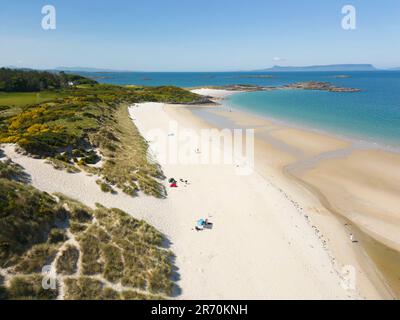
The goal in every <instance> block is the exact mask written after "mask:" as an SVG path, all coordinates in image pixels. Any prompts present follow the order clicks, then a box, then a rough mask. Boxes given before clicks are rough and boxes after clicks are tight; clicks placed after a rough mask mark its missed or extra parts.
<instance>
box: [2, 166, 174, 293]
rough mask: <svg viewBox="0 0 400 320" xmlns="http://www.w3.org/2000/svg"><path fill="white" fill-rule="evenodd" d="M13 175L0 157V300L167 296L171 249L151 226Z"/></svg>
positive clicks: (15, 169)
mask: <svg viewBox="0 0 400 320" xmlns="http://www.w3.org/2000/svg"><path fill="white" fill-rule="evenodd" d="M20 175H21V169H20V168H19V167H18V166H16V165H14V164H13V163H12V162H9V161H0V190H1V193H0V299H56V298H59V299H60V298H61V299H161V298H165V297H168V296H170V295H171V292H172V286H173V283H172V281H171V274H172V263H171V258H172V253H171V252H170V251H168V250H166V249H163V248H162V243H163V240H164V239H163V236H162V235H161V233H160V232H158V231H157V230H156V229H155V228H154V227H152V226H150V225H148V224H147V223H146V222H144V221H139V220H137V219H134V218H133V217H131V216H129V215H128V214H127V213H125V212H123V211H121V210H117V209H107V208H104V207H102V206H100V205H97V208H96V209H91V208H88V207H86V206H84V205H82V204H81V203H79V202H77V201H74V200H71V199H68V198H66V197H64V196H62V195H56V196H51V195H49V194H47V193H44V192H40V191H38V190H36V189H35V188H33V187H31V186H29V185H27V184H23V183H20V182H18V179H16V180H15V178H18V176H20ZM43 272H45V273H43ZM51 283H54V285H53V286H46V285H43V284H51Z"/></svg>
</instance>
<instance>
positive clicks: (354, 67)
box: [255, 64, 378, 72]
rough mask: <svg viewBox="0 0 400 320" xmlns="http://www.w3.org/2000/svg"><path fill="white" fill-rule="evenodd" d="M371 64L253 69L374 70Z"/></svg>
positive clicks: (263, 70)
mask: <svg viewBox="0 0 400 320" xmlns="http://www.w3.org/2000/svg"><path fill="white" fill-rule="evenodd" d="M376 70H378V69H376V68H375V67H374V66H373V65H372V64H331V65H322V66H304V67H290V66H288V67H282V66H273V67H272V68H269V69H262V70H255V71H256V72H293V71H299V72H300V71H376Z"/></svg>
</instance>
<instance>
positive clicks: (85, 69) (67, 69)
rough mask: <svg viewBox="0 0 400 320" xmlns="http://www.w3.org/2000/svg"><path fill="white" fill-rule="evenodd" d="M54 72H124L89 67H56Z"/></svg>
mask: <svg viewBox="0 0 400 320" xmlns="http://www.w3.org/2000/svg"><path fill="white" fill-rule="evenodd" d="M54 70H55V71H65V72H125V71H124V70H115V69H103V68H89V67H57V68H55V69H54Z"/></svg>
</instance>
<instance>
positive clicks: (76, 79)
mask: <svg viewBox="0 0 400 320" xmlns="http://www.w3.org/2000/svg"><path fill="white" fill-rule="evenodd" d="M96 83H97V82H96V81H94V80H92V79H88V78H85V77H82V76H79V75H75V74H67V73H65V72H59V73H55V72H47V71H36V70H19V69H8V68H0V91H3V92H34V91H42V90H49V89H61V88H65V87H69V86H71V85H79V84H96Z"/></svg>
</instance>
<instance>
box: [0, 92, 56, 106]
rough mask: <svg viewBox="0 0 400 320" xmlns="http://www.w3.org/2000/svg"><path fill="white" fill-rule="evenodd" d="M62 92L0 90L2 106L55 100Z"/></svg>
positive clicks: (0, 104)
mask: <svg viewBox="0 0 400 320" xmlns="http://www.w3.org/2000/svg"><path fill="white" fill-rule="evenodd" d="M60 94H61V93H60V92H55V91H42V92H10V93H8V92H0V106H15V107H23V106H26V105H30V104H38V103H41V102H45V101H49V100H53V99H55V98H57V97H59V96H60Z"/></svg>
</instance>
